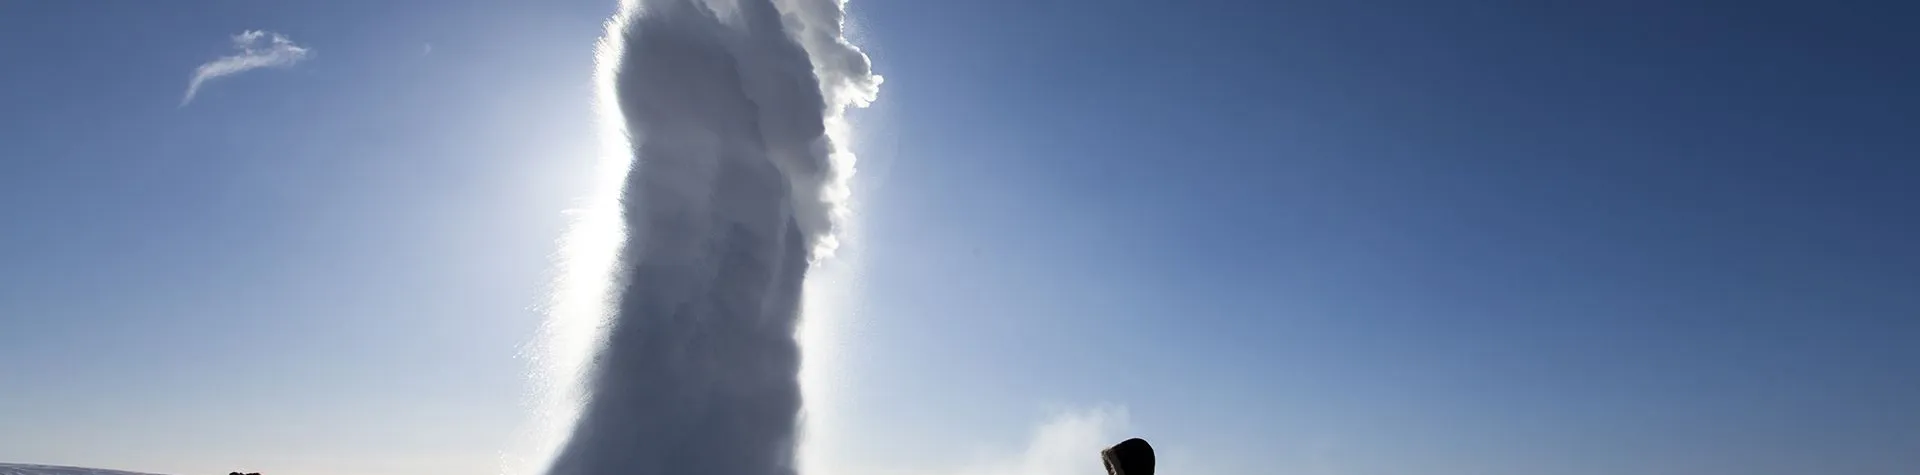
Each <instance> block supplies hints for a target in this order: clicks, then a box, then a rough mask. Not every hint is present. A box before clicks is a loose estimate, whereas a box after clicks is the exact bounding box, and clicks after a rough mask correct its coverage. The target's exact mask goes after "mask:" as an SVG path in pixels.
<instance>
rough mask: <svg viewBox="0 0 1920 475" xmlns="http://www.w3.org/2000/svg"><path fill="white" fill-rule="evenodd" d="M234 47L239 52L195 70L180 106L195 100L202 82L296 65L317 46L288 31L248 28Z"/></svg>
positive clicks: (310, 54) (234, 38)
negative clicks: (299, 41)
mask: <svg viewBox="0 0 1920 475" xmlns="http://www.w3.org/2000/svg"><path fill="white" fill-rule="evenodd" d="M233 49H235V50H238V52H236V53H234V54H232V55H228V56H222V57H220V59H215V60H213V61H209V62H207V63H206V64H202V65H200V67H199V68H197V69H194V70H193V80H192V81H190V82H188V83H187V94H186V96H185V97H182V98H180V106H182V107H185V106H186V105H187V103H189V102H193V96H194V95H195V94H198V93H199V92H200V86H201V85H202V84H206V82H207V81H211V80H214V79H217V78H222V77H226V76H232V75H235V74H240V73H243V72H247V71H252V70H255V69H260V68H283V67H288V66H293V65H295V64H299V63H300V62H301V61H304V60H306V59H307V57H308V56H312V54H313V50H310V49H307V48H306V47H304V46H300V45H297V44H294V43H293V40H290V39H287V37H286V35H282V34H279V33H274V32H270V31H260V30H247V31H243V32H240V34H236V35H233Z"/></svg>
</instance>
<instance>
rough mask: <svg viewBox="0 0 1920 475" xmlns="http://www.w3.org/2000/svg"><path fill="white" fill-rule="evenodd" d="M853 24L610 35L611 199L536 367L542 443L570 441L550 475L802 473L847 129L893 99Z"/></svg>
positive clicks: (619, 20)
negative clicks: (816, 298) (867, 110)
mask: <svg viewBox="0 0 1920 475" xmlns="http://www.w3.org/2000/svg"><path fill="white" fill-rule="evenodd" d="M842 7H843V4H842V3H841V2H840V1H838V0H824V1H823V0H627V1H625V2H623V3H622V5H621V10H620V12H619V13H618V14H617V15H616V16H615V17H614V18H613V19H612V20H610V21H609V22H608V25H607V36H606V37H605V38H604V39H603V40H602V43H601V45H600V48H601V49H600V57H599V58H600V59H599V61H600V71H599V75H598V76H599V77H598V79H599V82H600V86H601V90H600V95H601V104H600V106H601V108H602V112H603V115H605V116H607V117H603V120H606V121H607V122H608V123H609V124H610V125H612V126H613V127H611V128H610V129H609V130H606V131H603V133H605V134H606V135H607V137H608V140H609V141H610V143H608V144H607V145H611V147H608V148H610V149H613V150H617V152H615V153H614V156H613V157H609V160H608V161H607V162H606V163H605V164H604V166H605V168H606V173H607V176H608V178H609V180H610V181H609V182H608V183H606V184H605V185H607V189H608V190H613V191H611V192H610V193H607V194H604V195H602V196H600V197H599V199H598V200H597V201H595V202H593V203H589V205H588V206H587V207H586V209H584V210H583V211H582V212H581V213H579V215H578V216H579V222H578V223H577V224H576V226H575V228H574V229H573V230H571V231H570V232H569V235H568V236H567V238H566V240H565V241H564V245H565V246H566V248H565V249H564V250H563V259H564V261H563V262H562V265H563V266H564V267H565V271H564V272H565V274H564V275H563V277H562V281H561V282H560V285H559V288H558V289H557V290H556V292H555V297H554V298H555V302H554V307H553V308H551V309H550V316H549V321H548V325H547V327H546V328H545V329H544V330H543V331H544V332H545V333H546V334H545V335H544V336H543V340H544V341H543V346H544V347H543V348H541V349H540V351H538V354H537V355H536V358H539V359H538V360H536V364H537V365H538V367H537V368H536V375H535V378H536V384H541V385H545V386H547V387H546V388H543V389H542V390H541V393H542V394H540V395H539V396H540V397H541V399H542V400H541V401H540V404H541V406H540V408H539V411H540V414H539V416H540V417H541V418H542V421H540V422H542V423H544V429H545V432H546V433H545V434H543V435H544V436H547V437H554V436H556V435H558V434H557V432H562V431H561V430H558V428H560V427H562V424H561V422H562V421H570V422H571V423H572V426H571V428H570V429H566V430H564V432H565V433H566V435H565V437H566V439H567V440H566V442H565V444H563V445H562V446H560V447H559V448H558V450H557V454H555V455H552V456H550V457H548V456H543V455H539V454H535V455H534V458H535V459H536V460H545V459H549V458H550V459H551V464H550V465H549V466H548V469H547V472H548V473H549V474H550V475H602V474H607V475H611V474H619V475H654V474H657V475H683V474H701V475H790V474H793V473H795V472H796V468H795V456H796V450H797V439H798V434H797V433H798V430H799V429H798V424H799V419H800V417H801V387H800V381H799V371H800V348H799V343H798V341H797V340H796V334H795V333H796V329H797V327H798V325H799V320H800V313H801V308H802V302H801V300H802V298H801V294H802V292H803V290H802V289H804V288H806V285H805V277H806V276H807V273H808V270H809V268H810V267H811V265H812V264H813V263H814V262H815V261H816V260H818V259H822V258H825V257H827V256H830V255H831V254H832V252H833V251H834V249H835V247H837V246H838V242H837V241H836V239H835V233H836V232H837V230H838V229H839V228H840V227H841V225H842V223H844V221H845V220H846V219H847V214H848V213H847V211H846V203H847V200H848V198H849V196H850V193H849V190H848V189H847V182H848V180H849V179H850V177H851V176H852V173H853V159H854V157H853V155H852V154H851V153H850V151H849V149H848V147H847V145H846V144H847V143H848V140H849V139H850V137H849V136H848V134H849V132H850V131H849V130H848V126H847V123H846V121H845V120H844V118H843V117H842V114H843V113H844V112H845V110H846V109H847V108H848V107H849V106H862V105H865V104H867V103H869V102H871V101H872V100H873V99H874V96H875V93H876V92H877V89H878V85H879V84H880V78H879V77H878V76H875V75H873V73H872V71H871V68H870V65H869V63H868V61H867V58H866V56H865V55H864V54H862V53H861V52H860V51H859V50H858V49H856V48H854V47H853V46H852V45H850V44H848V43H847V42H846V41H845V40H844V38H843V37H842V34H841V29H842V25H841V22H842V21H843V19H844V13H843V11H842ZM615 113H617V114H615ZM594 350H597V353H596V352H594ZM556 438H557V437H556ZM510 462H511V461H510ZM509 470H513V469H512V468H510V469H509ZM515 471H519V470H515Z"/></svg>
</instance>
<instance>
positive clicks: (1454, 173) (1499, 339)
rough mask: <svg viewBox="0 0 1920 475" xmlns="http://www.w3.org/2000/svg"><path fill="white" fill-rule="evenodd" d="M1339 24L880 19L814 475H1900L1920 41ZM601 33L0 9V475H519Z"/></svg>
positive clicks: (1253, 17)
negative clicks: (1101, 467)
mask: <svg viewBox="0 0 1920 475" xmlns="http://www.w3.org/2000/svg"><path fill="white" fill-rule="evenodd" d="M1359 3H1362V2H1332V1H1309V2H1253V3H1248V2H1225V1H1205V0H1202V1H1194V2H1186V3H1181V4H1179V5H1174V4H1169V3H1166V2H1148V1H1108V2H1089V1H1024V2H1017V1H1011V0H1004V1H1003V0H985V1H975V2H912V1H901V0H864V1H862V0H856V1H855V2H854V4H853V10H854V12H855V16H856V19H857V24H856V25H855V26H856V28H855V30H856V32H857V33H858V35H857V36H858V37H857V39H858V40H859V41H860V42H861V43H862V45H863V46H865V47H866V48H867V50H868V52H869V53H871V54H872V56H873V58H874V61H875V65H876V69H877V70H878V71H879V72H880V73H881V74H883V75H885V76H886V77H887V81H886V84H885V85H884V86H883V88H882V91H881V100H880V102H879V103H877V104H876V107H875V108H874V109H872V110H868V111H864V112H863V113H862V114H860V115H859V116H858V119H859V121H860V123H861V129H860V133H861V136H862V137H863V138H864V140H863V142H862V143H861V144H860V148H861V150H862V152H863V156H862V159H863V161H862V165H861V173H862V175H861V176H860V178H859V179H858V181H857V185H858V186H859V188H858V189H857V191H856V193H858V194H859V198H858V203H859V207H860V221H859V228H860V230H861V234H860V236H859V237H858V239H857V241H856V243H855V245H854V246H853V247H852V248H851V249H849V250H848V251H849V252H850V253H851V254H850V256H851V258H852V259H850V260H857V262H858V263H859V264H858V265H859V271H858V275H859V278H858V279H857V281H858V287H859V289H860V290H859V292H858V295H859V297H860V298H859V300H860V301H859V303H858V306H857V307H858V308H857V312H854V313H855V315H854V316H851V317H847V318H849V325H850V328H849V331H847V332H846V335H844V336H843V339H842V341H841V342H840V344H841V345H843V352H844V355H843V356H844V358H842V360H841V362H842V363H843V367H840V368H836V370H835V371H836V374H837V375H838V376H839V377H840V378H842V381H844V382H845V384H846V387H845V388H842V389H840V390H837V391H836V392H835V393H834V394H835V395H836V398H837V399H836V400H834V401H830V402H823V404H831V405H832V406H834V407H837V408H841V409H840V410H837V411H835V412H833V414H835V415H836V417H839V418H840V419H838V420H837V421H835V422H834V424H833V427H834V428H835V430H836V431H838V433H836V434H835V435H834V437H835V442H834V444H833V446H832V447H833V448H834V449H833V450H834V451H833V453H832V454H831V455H830V456H828V457H827V458H829V459H831V460H832V461H833V462H834V465H835V467H836V468H837V469H838V470H840V471H844V472H846V473H851V474H861V475H866V474H950V475H986V474H988V473H1015V472H1023V471H1024V472H1025V473H1033V472H1039V471H1047V470H1054V467H1056V466H1059V467H1072V468H1073V470H1081V471H1082V472H1079V473H1085V472H1084V471H1085V470H1094V471H1097V470H1098V468H1097V467H1098V465H1097V464H1093V465H1091V466H1087V467H1079V466H1073V465H1072V463H1073V462H1075V460H1076V459H1073V457H1076V456H1078V455H1075V454H1078V453H1079V452H1075V451H1076V450H1080V448H1081V446H1082V445H1085V444H1087V443H1093V442H1088V441H1094V442H1098V441H1105V440H1107V438H1108V437H1118V436H1120V435H1122V434H1124V435H1142V436H1145V437H1148V438H1149V439H1150V440H1154V441H1155V443H1156V445H1157V446H1159V447H1162V448H1163V450H1165V451H1167V452H1168V459H1167V460H1166V462H1165V464H1164V465H1163V469H1164V470H1166V471H1168V473H1184V474H1191V475H1209V474H1225V473H1303V474H1390V473H1433V474H1482V473H1515V474H1519V473H1553V474H1589V473H1592V474H1600V473H1675V474H1678V473H1685V474H1776V473H1777V474H1788V473H1854V474H1883V473H1884V474H1892V473H1901V472H1900V471H1899V470H1902V469H1905V468H1908V467H1913V466H1916V465H1920V458H1916V457H1917V456H1916V455H1914V454H1920V406H1916V405H1915V404H1914V403H1913V401H1916V400H1920V345H1914V344H1912V342H1913V341H1915V340H1916V339H1917V338H1920V249H1916V247H1915V246H1916V243H1920V220H1916V219H1914V218H1913V216H1916V215H1920V187H1916V186H1915V185H1914V183H1916V182H1920V162H1916V158H1915V157H1920V134H1916V133H1913V131H1914V130H1920V113H1917V112H1916V111H1920V95H1916V94H1914V93H1913V92H1912V90H1911V89H1912V88H1911V86H1909V85H1911V84H1920V68H1916V67H1915V66H1913V65H1912V64H1910V63H1911V61H1908V60H1906V59H1905V58H1909V57H1912V56H1913V54H1914V53H1915V48H1914V47H1913V46H1911V45H1913V44H1920V38H1916V37H1915V35H1914V34H1913V33H1911V32H1910V31H1909V30H1910V29H1909V28H1906V27H1905V26H1904V25H1903V23H1902V22H1901V21H1900V19H1902V18H1911V17H1912V16H1913V15H1914V14H1915V13H1920V12H1915V11H1912V7H1901V6H1895V5H1891V2H1888V4H1884V5H1877V4H1865V3H1861V4H1841V3H1833V4H1826V5H1819V6H1809V5H1786V4H1784V3H1770V2H1759V3H1752V2H1750V3H1747V4H1742V5H1741V6H1740V7H1739V8H1737V9H1734V8H1727V7H1717V6H1709V5H1690V4H1681V3H1674V2H1587V3H1590V5H1585V6H1565V5H1561V6H1553V7H1548V6H1513V5H1496V4H1492V3H1480V2H1474V3H1463V2H1452V3H1447V4H1445V5H1442V4H1441V3H1438V2H1415V1H1387V2H1364V3H1366V5H1360V4H1359ZM612 7H613V6H612V5H611V2H586V1H568V2H504V1H501V2H458V3H455V2H444V3H434V2H373V1H349V2H324V3H321V2H293V3H272V4H267V3H241V2H209V3H206V4H203V5H197V6H194V7H188V6H186V5H180V4H164V5H163V4H160V3H152V4H149V3H117V4H113V5H112V8H106V7H103V6H99V5H83V4H78V3H73V2H59V3H47V4H40V3H31V4H29V3H8V4H4V5H0V64H6V65H7V67H6V68H5V72H4V73H0V202H4V203H7V204H8V205H9V206H4V207H0V222H4V223H6V224H5V227H4V228H0V230H4V232H0V337H4V338H5V340H4V341H5V343H4V344H0V387H4V388H5V391H4V396H0V426H4V427H9V428H16V427H25V428H30V429H31V430H24V431H23V430H5V431H0V460H6V461H20V462H41V463H62V464H77V465H92V466H107V467H114V468H125V469H133V470H148V471H162V472H171V473H177V474H180V475H187V474H193V473H225V471H230V470H236V469H248V470H256V471H262V472H266V473H269V474H272V475H282V474H284V475H307V474H316V475H317V474H324V473H348V472H351V473H363V474H389V473H391V474H398V473H413V474H418V473H428V474H455V473H488V472H494V471H496V470H497V467H498V466H499V461H498V456H499V454H500V453H501V452H502V451H504V450H510V449H511V447H509V445H511V444H512V443H513V440H512V437H511V433H512V431H514V430H515V429H516V428H517V427H518V425H519V424H520V423H522V421H523V419H524V417H525V414H524V412H525V411H524V410H523V409H522V407H521V406H520V405H519V403H520V399H521V397H522V395H523V393H524V391H525V390H526V385H527V383H526V382H525V381H524V377H523V376H524V374H525V372H526V365H525V362H523V361H521V360H517V359H516V358H515V355H516V353H517V352H518V351H519V348H520V347H521V346H522V345H523V344H525V343H526V342H528V341H529V340H530V339H531V338H533V333H534V331H535V328H536V327H537V325H538V324H539V321H540V318H541V316H540V314H539V311H538V310H537V308H536V307H537V306H538V305H539V304H540V303H541V302H543V301H544V293H545V292H546V285H547V283H548V282H549V280H550V277H551V269H550V259H551V256H552V254H553V253H554V252H555V244H554V242H553V241H554V239H556V238H557V237H558V236H559V234H560V233H561V231H562V230H563V228H564V226H565V225H566V223H567V217H566V216H564V215H563V214H562V211H563V210H565V209H568V208H569V207H571V206H573V205H574V204H575V203H577V202H578V200H579V199H580V198H581V197H582V196H583V195H584V194H585V193H586V192H587V190H588V188H589V186H588V183H589V182H590V180H591V173H592V171H593V170H592V163H593V156H594V153H595V147H596V144H597V140H598V139H597V138H596V137H595V136H594V133H595V130H596V129H595V128H594V124H593V115H592V111H591V109H590V107H589V101H590V100H591V96H590V94H591V92H592V91H591V78H590V76H591V74H592V59H593V57H592V51H591V46H592V42H593V41H594V40H595V38H596V37H597V35H598V34H599V33H600V28H599V23H600V21H601V20H602V19H603V18H604V17H605V16H606V15H607V14H609V13H611V11H612ZM247 30H266V31H272V32H278V33H281V34H283V35H285V36H286V37H288V38H289V39H291V40H292V41H294V42H296V43H298V44H299V45H301V46H303V47H306V48H310V49H311V56H310V57H307V58H305V59H304V60H302V61H301V62H299V63H298V64H294V65H292V66H290V67H285V68H269V69H260V70H254V71H248V72H244V73H240V74H236V75H232V76H229V77H223V78H218V79H215V80H212V81H210V82H208V83H207V84H205V85H204V86H202V88H201V89H200V90H199V91H198V93H197V94H196V96H195V98H194V99H193V101H192V103H190V104H187V105H185V106H184V107H183V106H181V105H180V102H181V99H182V95H183V94H184V92H185V90H186V87H187V84H188V81H189V78H190V77H191V76H192V74H193V72H194V69H195V67H197V66H199V65H200V64H202V63H205V62H207V61H210V60H213V59H215V58H218V57H220V56H222V55H227V54H230V53H231V52H232V49H231V46H230V40H229V37H230V36H232V35H235V34H238V33H241V32H243V31H247ZM429 45H431V46H429ZM1113 440H1117V438H1114V439H1113ZM1057 450H1064V451H1066V455H1054V453H1053V452H1054V451H1057ZM1060 457H1064V460H1065V461H1064V462H1061V461H1057V460H1056V458H1060ZM1085 458H1087V459H1089V460H1088V461H1090V459H1091V456H1090V455H1089V456H1087V457H1085ZM1062 464H1064V465H1062ZM1060 473H1064V472H1060Z"/></svg>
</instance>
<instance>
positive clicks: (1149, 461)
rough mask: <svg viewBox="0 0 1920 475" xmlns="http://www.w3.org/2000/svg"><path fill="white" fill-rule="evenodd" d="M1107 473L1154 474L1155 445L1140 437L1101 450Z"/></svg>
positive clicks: (1119, 474) (1122, 474) (1121, 474)
mask: <svg viewBox="0 0 1920 475" xmlns="http://www.w3.org/2000/svg"><path fill="white" fill-rule="evenodd" d="M1100 462H1101V463H1104V464H1106V465H1107V475H1153V446H1151V445H1147V441H1145V440H1141V439H1140V438H1138V437H1136V438H1132V439H1127V440H1123V441H1120V443H1118V444H1114V445H1113V446H1112V447H1107V449H1106V450H1102V451H1100Z"/></svg>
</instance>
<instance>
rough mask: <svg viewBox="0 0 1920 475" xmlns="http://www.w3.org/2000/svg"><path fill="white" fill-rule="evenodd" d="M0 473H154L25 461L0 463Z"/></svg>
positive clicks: (65, 474) (110, 474)
mask: <svg viewBox="0 0 1920 475" xmlns="http://www.w3.org/2000/svg"><path fill="white" fill-rule="evenodd" d="M0 475H154V474H151V473H143V472H129V471H125V470H107V469H104V468H86V467H61V466H55V465H33V464H25V463H0Z"/></svg>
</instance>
